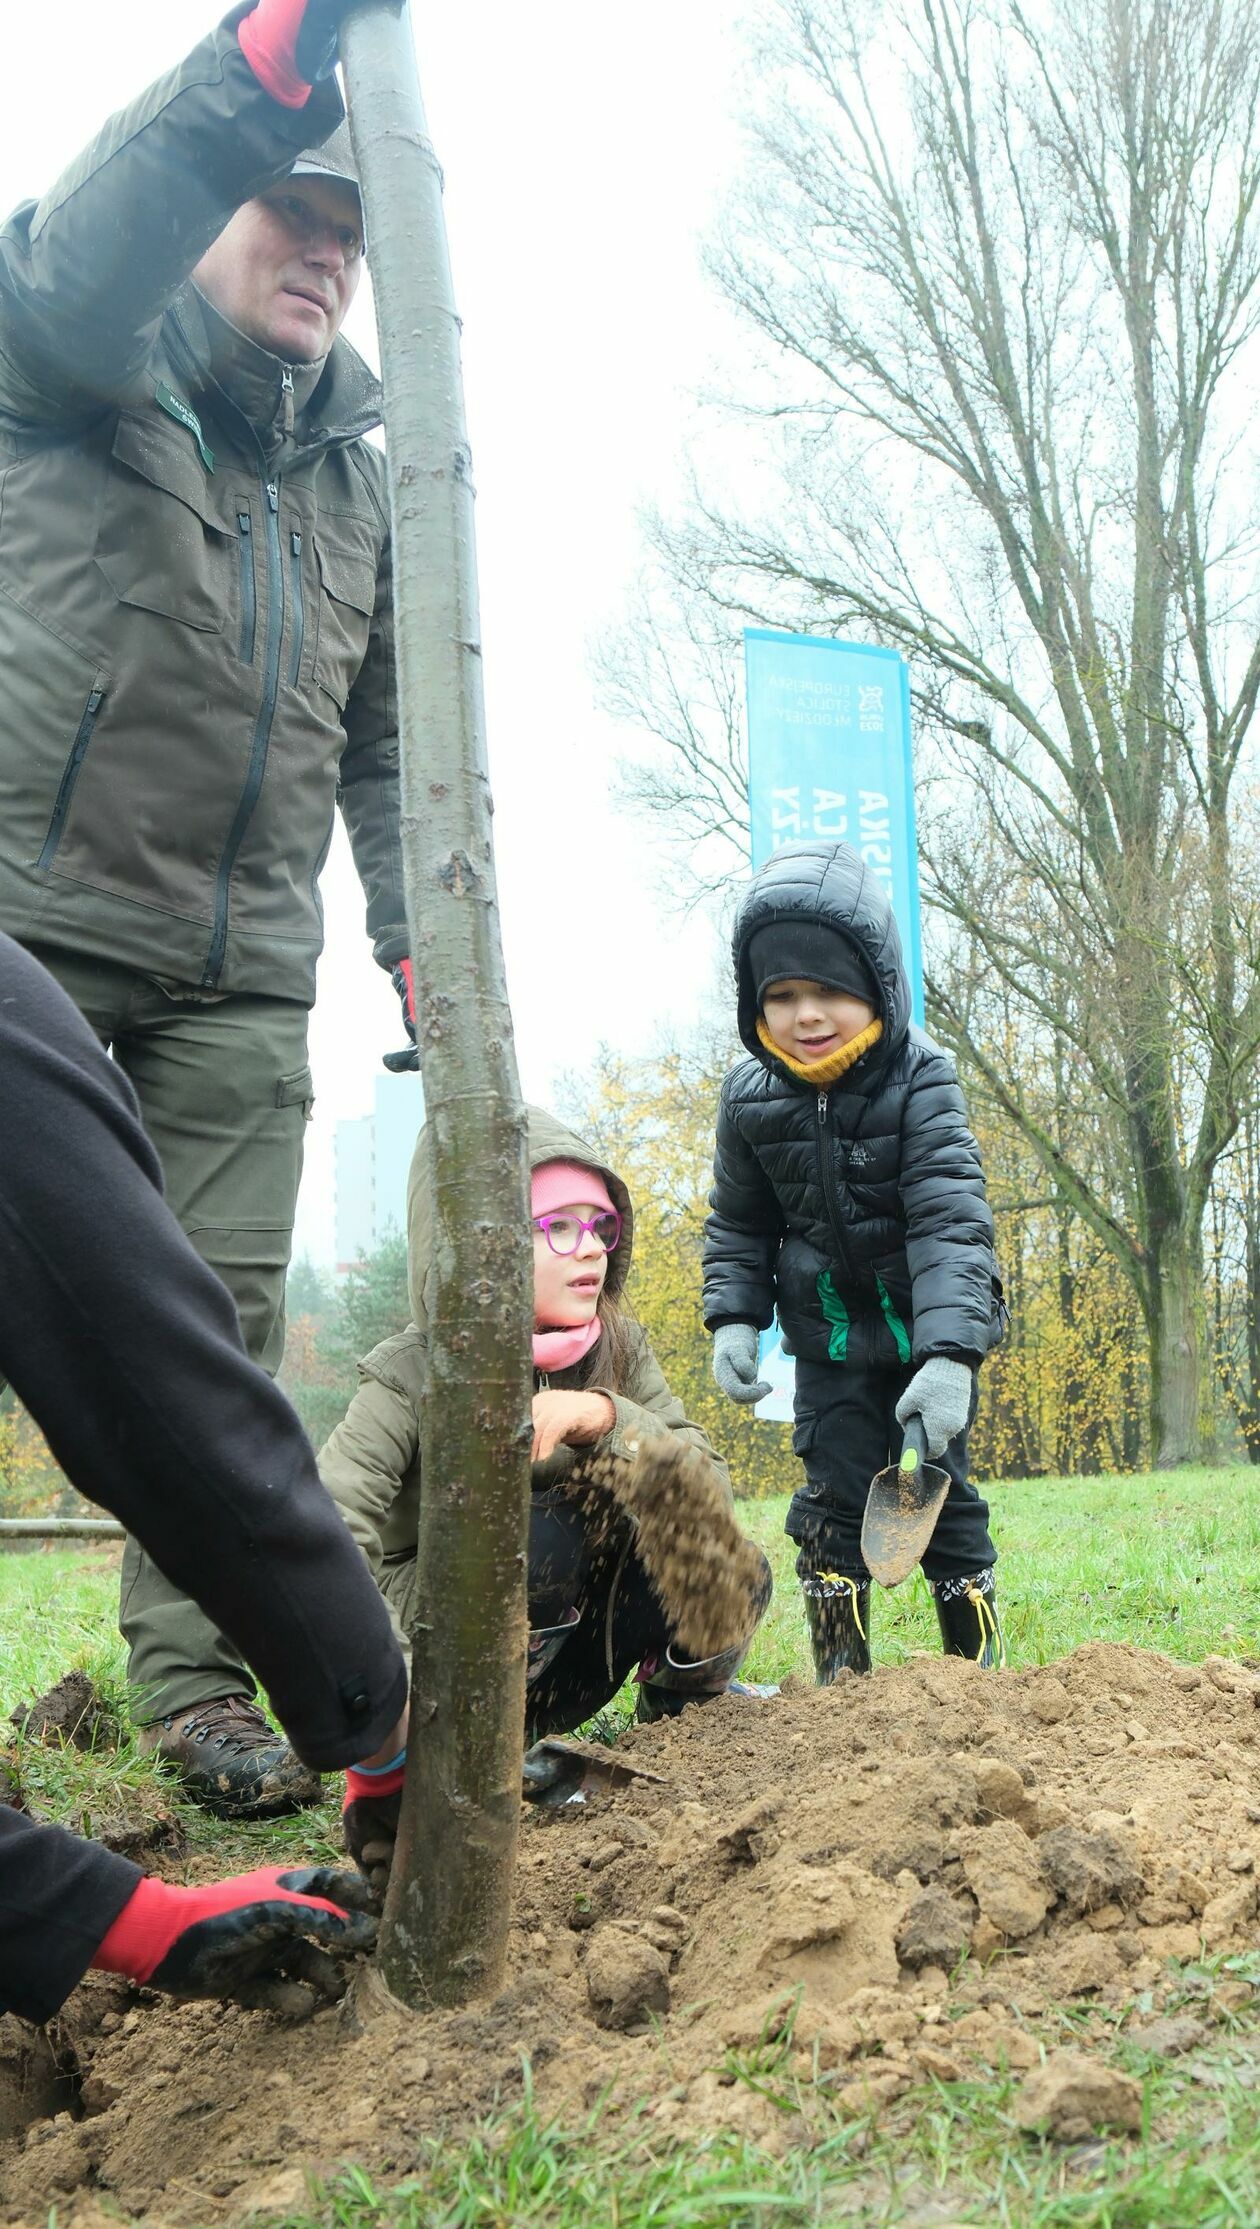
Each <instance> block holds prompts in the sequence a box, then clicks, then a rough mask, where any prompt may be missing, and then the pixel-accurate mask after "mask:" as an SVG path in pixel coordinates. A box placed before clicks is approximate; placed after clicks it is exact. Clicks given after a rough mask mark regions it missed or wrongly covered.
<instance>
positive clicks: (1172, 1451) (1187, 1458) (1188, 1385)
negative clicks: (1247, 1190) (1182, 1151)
mask: <svg viewBox="0 0 1260 2229" xmlns="http://www.w3.org/2000/svg"><path fill="white" fill-rule="evenodd" d="M1146 1293H1147V1309H1146V1320H1147V1326H1148V1329H1149V1332H1150V1342H1151V1449H1152V1455H1153V1458H1154V1462H1155V1467H1156V1469H1157V1470H1172V1469H1173V1468H1174V1467H1175V1466H1176V1465H1177V1464H1178V1463H1192V1462H1193V1461H1194V1460H1195V1458H1196V1457H1197V1455H1198V1454H1199V1441H1200V1429H1199V1358H1200V1352H1201V1344H1202V1342H1201V1323H1200V1316H1201V1311H1202V1306H1203V1294H1202V1289H1201V1264H1200V1259H1199V1249H1198V1247H1197V1245H1196V1244H1195V1243H1194V1240H1193V1237H1192V1236H1191V1234H1190V1233H1189V1232H1186V1231H1182V1232H1179V1233H1176V1234H1170V1235H1169V1236H1168V1237H1167V1238H1166V1239H1165V1242H1164V1244H1163V1245H1162V1246H1161V1247H1160V1249H1159V1251H1158V1252H1157V1254H1156V1255H1155V1257H1154V1259H1153V1261H1152V1264H1151V1272H1150V1276H1149V1278H1148V1280H1147V1288H1146Z"/></svg>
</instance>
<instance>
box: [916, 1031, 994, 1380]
mask: <svg viewBox="0 0 1260 2229" xmlns="http://www.w3.org/2000/svg"><path fill="white" fill-rule="evenodd" d="M901 1202H902V1206H903V1208H904V1210H905V1216H906V1258H907V1260H908V1262H909V1265H910V1279H911V1287H912V1292H913V1306H914V1360H915V1361H916V1362H926V1361H927V1360H928V1358H929V1357H930V1356H931V1355H934V1354H944V1355H952V1356H955V1357H956V1358H957V1359H959V1360H960V1361H969V1362H980V1361H983V1359H984V1357H985V1355H986V1354H987V1353H988V1351H989V1342H990V1336H991V1330H990V1327H991V1322H992V1316H993V1273H994V1267H995V1262H994V1254H993V1216H992V1214H991V1212H990V1209H989V1203H988V1200H987V1199H986V1197H985V1188H984V1171H983V1169H982V1167H981V1165H980V1148H979V1146H978V1145H977V1144H976V1141H975V1139H974V1137H973V1136H972V1134H971V1130H970V1127H969V1125H968V1122H967V1108H966V1103H965V1101H964V1099H963V1095H962V1092H961V1091H960V1090H959V1087H958V1082H957V1079H956V1077H955V1076H954V1073H953V1068H952V1065H951V1063H950V1062H949V1061H948V1060H947V1059H946V1058H945V1056H944V1055H943V1054H937V1055H936V1056H935V1057H932V1058H929V1059H925V1060H924V1061H923V1063H922V1064H921V1065H920V1066H919V1067H918V1068H917V1069H916V1070H915V1072H914V1074H913V1075H912V1077H911V1080H910V1088H909V1090H908V1092H907V1094H906V1100H905V1106H904V1108H903V1110H902V1118H901Z"/></svg>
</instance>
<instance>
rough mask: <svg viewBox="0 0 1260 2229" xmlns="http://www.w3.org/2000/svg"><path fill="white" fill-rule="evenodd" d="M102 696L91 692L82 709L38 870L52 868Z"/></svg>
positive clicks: (98, 689) (37, 864) (97, 692)
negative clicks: (81, 715)
mask: <svg viewBox="0 0 1260 2229" xmlns="http://www.w3.org/2000/svg"><path fill="white" fill-rule="evenodd" d="M104 695H105V691H104V690H103V689H102V688H100V687H97V688H94V689H93V690H92V693H91V695H90V696H89V698H88V700H87V703H86V704H85V706H84V708H83V717H82V719H81V720H80V722H79V725H78V728H77V729H76V731H75V738H74V742H73V744H72V745H71V749H70V756H69V758H68V759H67V760H66V764H65V770H64V772H63V774H62V777H61V780H60V782H59V783H58V785H57V797H56V802H55V803H54V805H53V809H52V819H51V820H50V821H49V823H48V834H47V835H46V836H45V838H44V847H43V850H42V851H41V852H40V855H39V858H38V859H37V860H36V862H35V864H36V866H37V867H51V865H52V863H53V860H54V859H55V858H56V856H57V847H58V845H59V844H60V842H61V838H62V833H63V830H64V829H65V825H66V814H67V813H68V812H69V810H70V800H71V798H72V797H73V795H74V785H75V783H76V782H77V781H78V779H79V770H80V768H81V767H82V765H83V761H84V759H85V757H86V756H87V747H88V744H89V743H90V742H91V740H92V730H93V728H94V727H95V726H96V715H97V713H98V712H99V711H100V709H101V703H102V700H103V698H104Z"/></svg>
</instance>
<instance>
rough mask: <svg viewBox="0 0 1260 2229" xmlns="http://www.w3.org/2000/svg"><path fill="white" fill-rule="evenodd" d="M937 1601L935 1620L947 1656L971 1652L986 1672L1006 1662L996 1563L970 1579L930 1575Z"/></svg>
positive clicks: (992, 1670) (975, 1660) (973, 1660)
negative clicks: (942, 1577)
mask: <svg viewBox="0 0 1260 2229" xmlns="http://www.w3.org/2000/svg"><path fill="white" fill-rule="evenodd" d="M928 1585H929V1586H930V1588H931V1590H932V1594H933V1596H934V1598H935V1601H936V1622H937V1624H938V1625H939V1626H940V1629H941V1640H942V1642H943V1644H944V1650H945V1654H946V1656H969V1657H970V1658H971V1661H972V1663H973V1664H979V1665H980V1666H981V1668H982V1669H983V1670H984V1671H986V1672H996V1671H1000V1670H1001V1668H1002V1666H1003V1665H1004V1664H1005V1662H1006V1639H1005V1636H1004V1634H1003V1632H1002V1627H1001V1623H1000V1621H999V1618H998V1607H997V1588H996V1586H995V1585H994V1580H993V1566H992V1564H990V1565H989V1568H988V1570H987V1571H977V1572H974V1573H973V1575H972V1576H971V1578H969V1579H929V1580H928Z"/></svg>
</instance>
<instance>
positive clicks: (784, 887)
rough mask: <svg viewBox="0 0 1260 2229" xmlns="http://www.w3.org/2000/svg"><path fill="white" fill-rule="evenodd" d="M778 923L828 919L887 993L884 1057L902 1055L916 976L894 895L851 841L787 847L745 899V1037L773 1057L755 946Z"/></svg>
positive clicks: (739, 933) (741, 934)
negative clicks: (754, 964) (764, 1032)
mask: <svg viewBox="0 0 1260 2229" xmlns="http://www.w3.org/2000/svg"><path fill="white" fill-rule="evenodd" d="M775 921H821V922H822V923H823V924H824V925H825V926H826V927H827V928H829V929H834V930H835V931H836V933H837V934H838V935H839V936H842V937H846V938H847V939H848V941H849V943H850V944H852V945H853V946H854V947H855V948H856V950H857V951H858V952H860V953H861V955H862V957H863V959H864V960H865V961H866V963H867V965H868V967H869V968H870V969H871V972H872V974H873V975H874V977H875V981H876V985H877V987H878V990H879V1014H880V1019H881V1020H882V1022H883V1024H884V1035H883V1038H882V1040H881V1042H880V1048H879V1050H880V1053H881V1055H883V1056H884V1057H887V1055H888V1054H890V1053H892V1052H894V1051H895V1050H896V1048H897V1046H898V1045H900V1043H901V1042H902V1039H903V1038H904V1037H905V1034H906V1032H907V1030H908V1029H909V1027H910V980H909V977H908V976H907V974H906V965H905V961H904V959H903V958H902V954H901V938H900V936H899V935H898V933H897V924H896V922H895V920H894V919H893V911H892V907H891V906H890V904H889V902H888V893H887V891H886V890H885V888H884V886H883V884H882V882H880V880H879V879H878V877H877V876H876V875H875V874H874V873H873V872H872V870H871V868H870V867H868V866H867V864H866V862H865V860H864V859H862V858H860V857H859V855H858V853H857V852H856V851H854V850H853V848H852V846H851V845H849V844H827V843H805V844H785V845H784V846H783V849H782V850H781V851H776V852H775V853H774V855H773V857H772V858H771V859H768V860H767V861H766V864H765V866H764V867H762V868H761V869H760V871H759V872H758V873H757V874H755V875H754V876H753V879H752V881H751V882H750V883H749V885H748V888H747V889H746V890H745V892H744V894H743V897H742V898H741V899H740V902H739V906H738V909H737V911H736V915H735V926H734V929H733V931H732V935H731V951H732V955H733V957H734V961H735V982H736V990H737V996H738V1002H739V1034H740V1037H741V1039H742V1040H743V1043H744V1044H745V1045H746V1046H747V1047H748V1050H749V1052H750V1053H754V1054H755V1055H756V1057H757V1059H758V1060H760V1061H766V1062H768V1059H769V1056H768V1055H767V1053H766V1050H765V1047H764V1046H763V1045H762V1043H761V1040H760V1039H759V1037H758V1035H757V1013H758V1007H757V990H756V985H755V984H754V982H753V979H752V969H751V968H750V966H749V964H748V944H749V939H750V938H751V937H752V936H753V935H754V934H755V932H756V931H757V930H758V929H764V928H767V927H769V926H770V924H771V923H772V922H775ZM867 1057H868V1059H869V1058H870V1057H871V1056H870V1055H869V1054H868V1056H867ZM776 1065H777V1064H776ZM782 1072H783V1073H784V1074H786V1073H787V1071H786V1070H784V1071H782Z"/></svg>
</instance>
